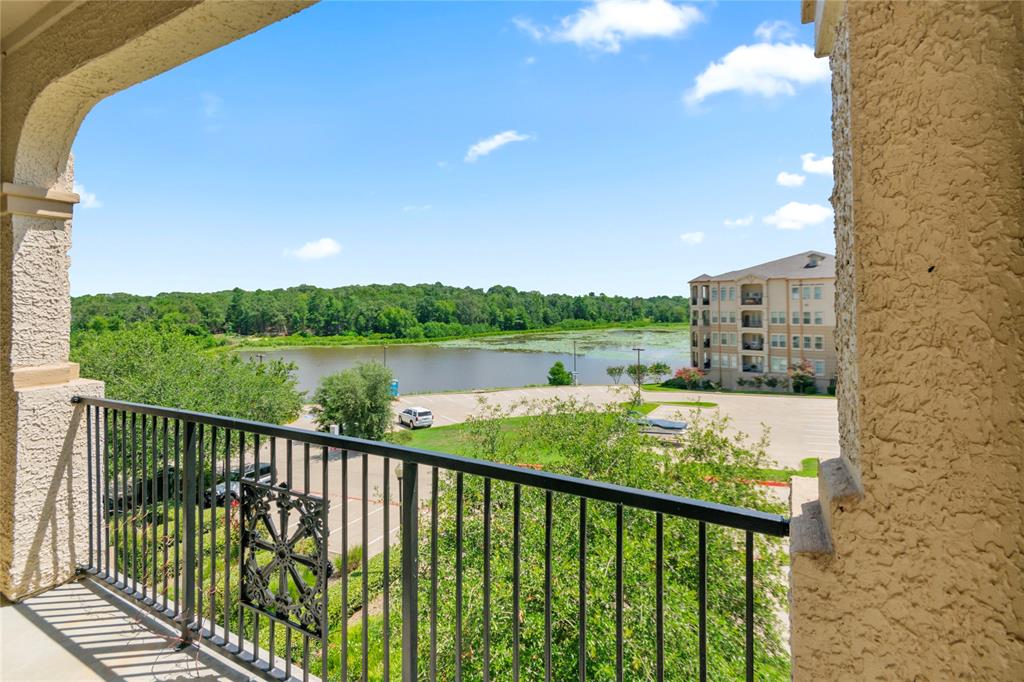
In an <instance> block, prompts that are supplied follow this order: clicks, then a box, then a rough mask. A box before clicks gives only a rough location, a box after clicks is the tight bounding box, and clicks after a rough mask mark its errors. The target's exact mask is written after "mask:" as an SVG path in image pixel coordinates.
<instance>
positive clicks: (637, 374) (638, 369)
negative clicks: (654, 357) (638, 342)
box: [633, 346, 647, 405]
mask: <svg viewBox="0 0 1024 682" xmlns="http://www.w3.org/2000/svg"><path fill="white" fill-rule="evenodd" d="M633 350H635V351H636V404H637V405H639V404H640V382H641V381H643V376H641V374H640V353H642V352H643V351H645V350H647V349H646V348H640V347H639V346H637V347H636V348H634V349H633Z"/></svg>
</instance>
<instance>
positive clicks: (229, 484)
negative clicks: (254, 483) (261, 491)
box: [203, 462, 274, 507]
mask: <svg viewBox="0 0 1024 682" xmlns="http://www.w3.org/2000/svg"><path fill="white" fill-rule="evenodd" d="M256 476H258V478H257V479H256V480H258V481H259V482H260V483H270V482H271V481H273V480H274V468H273V467H272V466H271V465H270V462H260V467H259V472H258V474H257V472H256V465H254V464H249V465H247V466H246V467H245V473H244V474H243V473H242V472H240V471H239V470H238V469H232V470H231V472H230V473H229V474H228V478H229V479H230V480H228V481H221V482H220V483H218V484H217V487H216V488H214V494H213V495H212V496H211V494H210V491H209V490H207V491H206V492H205V494H204V496H203V500H204V502H205V506H207V507H211V506H221V505H223V504H224V503H225V502H226V501H227V500H226V499H225V498H226V497H227V498H229V499H231V500H238V499H241V497H242V486H241V483H240V481H241V480H242V478H247V479H252V478H255V477H256Z"/></svg>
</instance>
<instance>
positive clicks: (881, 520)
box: [791, 2, 1024, 680]
mask: <svg viewBox="0 0 1024 682" xmlns="http://www.w3.org/2000/svg"><path fill="white" fill-rule="evenodd" d="M847 12H848V15H847V18H846V23H845V24H842V23H841V24H840V34H839V36H838V39H837V42H836V49H835V52H834V53H833V54H834V62H833V78H834V88H835V90H836V94H837V95H838V96H839V97H838V99H839V101H838V102H837V105H836V116H835V119H834V120H835V124H836V137H835V140H836V150H835V152H836V170H837V175H836V179H837V187H836V196H835V199H836V200H835V206H836V220H837V233H836V234H837V257H838V259H839V263H840V268H841V273H842V274H841V277H840V287H839V291H838V292H837V304H838V307H839V309H840V311H841V320H842V324H841V325H840V332H841V334H842V336H841V340H840V345H841V347H842V348H843V349H844V351H843V353H844V362H845V363H847V364H846V366H845V368H844V375H843V385H842V388H841V394H840V400H841V410H840V414H841V419H842V434H843V441H842V446H843V456H844V458H846V459H847V461H848V462H849V463H851V464H853V465H854V467H855V468H854V470H853V473H854V474H857V472H858V469H859V476H860V482H861V485H862V488H863V496H862V497H861V498H860V499H856V498H855V497H849V496H848V497H847V498H845V499H844V500H842V501H839V502H836V501H834V500H833V503H832V504H831V505H830V506H831V508H830V509H829V510H828V511H829V512H830V513H831V525H830V528H829V533H830V536H831V540H832V545H833V547H834V551H833V552H831V553H830V554H824V555H820V556H814V555H810V554H797V555H794V557H793V559H792V569H793V570H792V574H791V580H792V595H791V599H792V602H791V604H792V607H791V608H792V619H793V632H792V637H793V652H794V677H795V678H796V679H799V680H826V679H827V680H897V679H899V680H909V679H921V680H949V679H979V680H980V679H984V680H1021V679H1024V383H1022V381H1021V377H1024V347H1022V339H1021V329H1022V328H1024V249H1022V248H1021V239H1022V237H1024V20H1022V5H1020V4H1015V3H998V4H992V3H984V4H983V3H961V4H950V3H938V2H931V3H903V2H895V3H850V4H849V6H848V10H847ZM846 29H848V35H847V34H846V33H844V30H846ZM844 93H847V94H848V97H849V100H848V101H849V106H848V109H846V110H844V108H843V107H844V105H843V103H842V95H843V94H844ZM847 111H848V112H849V116H848V118H847V116H846V113H847ZM854 386H855V388H854ZM827 501H828V500H827V498H826V499H823V504H824V503H826V502H827Z"/></svg>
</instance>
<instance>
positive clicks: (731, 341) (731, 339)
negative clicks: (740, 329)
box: [729, 332, 736, 346]
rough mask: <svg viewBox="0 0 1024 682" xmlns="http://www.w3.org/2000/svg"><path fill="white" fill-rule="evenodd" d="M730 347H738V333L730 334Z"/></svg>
mask: <svg viewBox="0 0 1024 682" xmlns="http://www.w3.org/2000/svg"><path fill="white" fill-rule="evenodd" d="M729 345H730V346H735V345H736V332H732V333H731V334H729Z"/></svg>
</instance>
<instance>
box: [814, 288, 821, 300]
mask: <svg viewBox="0 0 1024 682" xmlns="http://www.w3.org/2000/svg"><path fill="white" fill-rule="evenodd" d="M814 300H815V301H820V300H821V285H820V284H819V285H818V286H816V287H814Z"/></svg>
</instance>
